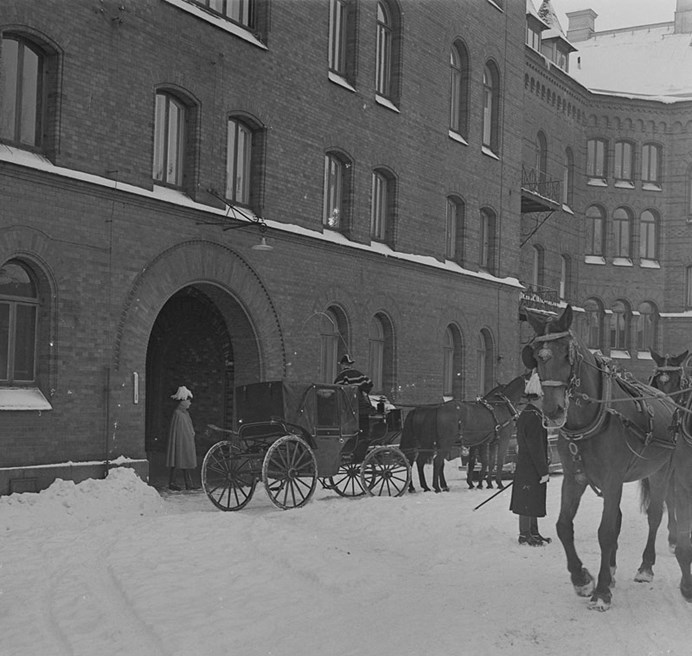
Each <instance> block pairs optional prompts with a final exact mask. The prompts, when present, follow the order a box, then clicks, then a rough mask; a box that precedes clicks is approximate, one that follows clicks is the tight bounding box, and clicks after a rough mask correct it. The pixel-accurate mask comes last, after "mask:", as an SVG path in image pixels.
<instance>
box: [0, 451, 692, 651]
mask: <svg viewBox="0 0 692 656" xmlns="http://www.w3.org/2000/svg"><path fill="white" fill-rule="evenodd" d="M457 465H458V461H453V462H451V463H447V473H448V481H449V482H450V486H451V491H450V492H449V493H443V494H439V495H435V494H434V493H425V494H423V493H420V492H418V493H416V494H412V495H407V496H405V497H402V498H370V497H367V498H358V499H344V498H341V497H338V496H337V495H336V494H335V493H333V492H329V491H327V490H321V489H320V490H318V492H317V493H316V495H315V497H314V498H313V500H312V501H311V502H310V503H309V504H308V505H307V506H306V507H304V508H300V509H296V510H291V511H280V510H277V509H276V508H274V506H272V505H271V503H270V502H269V500H268V498H267V496H266V494H265V493H264V490H263V488H262V487H261V486H260V487H258V489H257V492H256V493H255V498H253V500H252V501H251V502H250V504H249V505H248V507H247V508H246V509H245V510H242V511H240V512H230V513H224V512H221V511H218V510H216V509H215V508H214V507H213V506H212V505H211V503H210V502H209V501H208V500H207V498H206V496H205V495H204V493H202V492H190V493H179V494H176V495H168V494H166V495H164V496H163V497H161V496H160V495H159V494H158V493H157V492H156V491H155V490H154V489H153V488H151V487H149V486H147V485H146V484H144V483H143V482H142V481H140V480H139V479H138V478H136V477H135V475H134V474H133V473H132V472H131V471H130V470H128V469H126V468H121V469H116V470H113V471H112V472H111V473H110V475H109V476H108V478H107V479H105V480H99V481H95V480H94V481H86V482H84V483H81V484H79V485H74V484H73V483H68V482H64V481H58V482H56V483H55V484H54V485H53V486H51V488H49V489H48V490H45V491H44V492H41V493H39V494H15V495H12V496H9V497H3V498H0V532H1V533H2V540H1V541H0V654H1V655H2V656H15V655H16V656H37V655H39V654H40V655H41V656H63V655H65V656H67V655H69V656H110V655H116V654H117V655H120V656H173V655H176V656H207V655H209V656H212V655H214V656H216V655H221V654H223V655H233V656H236V655H237V656H241V655H242V656H260V655H262V656H270V655H271V656H318V655H319V656H323V655H328V656H349V655H354V656H355V655H358V656H400V655H404V654H405V655H406V656H423V655H425V656H447V655H449V654H454V655H467V654H468V655H474V656H485V655H486V654H488V655H492V656H501V655H503V654H522V655H523V654H531V655H535V656H537V655H541V654H545V655H550V656H553V655H556V654H580V655H583V654H585V655H589V654H594V655H595V654H598V655H599V656H601V655H607V656H616V655H620V654H622V655H623V656H625V655H626V656H644V655H663V654H670V655H674V656H689V655H690V654H692V605H689V604H687V603H685V602H684V601H683V599H682V597H681V596H680V593H679V591H678V584H679V579H680V575H679V570H678V566H677V563H676V561H675V559H674V556H672V555H671V554H670V553H668V550H667V547H666V537H665V532H664V531H663V530H662V531H661V532H660V533H659V540H658V551H659V561H658V563H657V565H656V567H655V571H656V578H655V580H654V582H653V583H651V584H641V583H634V582H633V580H632V577H633V575H634V573H635V571H636V569H637V567H638V565H639V562H640V555H641V551H642V549H643V547H644V541H645V537H646V519H645V517H644V516H643V515H641V514H640V512H639V507H638V487H637V484H629V485H627V486H625V494H624V499H623V513H624V522H623V529H622V534H621V539H620V552H619V559H618V562H619V569H618V576H617V585H616V588H615V591H614V598H613V606H612V608H611V610H610V611H608V612H607V613H598V612H594V611H589V610H587V608H586V600H584V599H581V598H579V597H577V596H576V595H575V594H574V592H573V590H572V586H571V584H570V582H569V578H568V574H567V571H566V568H565V559H564V556H563V552H562V547H561V545H560V544H559V543H558V542H557V540H555V541H554V542H553V543H552V544H550V545H548V546H546V547H544V548H540V549H537V548H531V547H527V546H520V545H518V544H517V541H516V538H517V521H516V517H515V516H514V515H512V514H511V513H510V512H509V511H508V509H507V508H508V504H509V492H505V493H503V494H501V495H500V496H499V497H497V498H496V499H494V500H492V501H491V502H490V503H488V504H486V505H485V506H483V507H482V508H480V509H479V510H477V511H474V510H473V508H474V506H476V505H477V504H479V503H480V502H481V501H483V500H484V499H485V498H487V497H488V496H490V494H492V493H493V491H492V490H482V491H479V490H468V489H467V487H466V484H465V482H464V481H463V473H462V472H460V471H459V470H458V467H457ZM560 481H561V476H559V475H558V476H555V477H553V479H551V482H550V485H549V498H548V508H549V517H548V518H546V519H544V520H542V522H541V524H540V528H541V532H542V533H543V534H544V535H549V536H552V537H553V538H554V537H555V531H554V523H555V519H556V517H557V509H558V504H559V497H560ZM599 513H600V500H599V499H597V498H596V497H595V495H594V494H593V493H592V492H590V491H587V493H586V495H585V497H584V500H583V502H582V507H581V509H580V512H579V515H578V518H577V520H578V521H577V524H576V532H577V546H578V549H579V551H580V553H581V555H582V558H583V559H584V561H585V564H586V565H587V567H589V568H590V569H591V571H592V572H595V571H596V570H597V568H598V544H597V538H596V530H597V525H598V517H599Z"/></svg>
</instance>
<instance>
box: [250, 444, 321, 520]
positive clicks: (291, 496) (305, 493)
mask: <svg viewBox="0 0 692 656" xmlns="http://www.w3.org/2000/svg"><path fill="white" fill-rule="evenodd" d="M262 480H263V481H264V487H265V489H266V490H267V494H268V495H269V500H270V501H271V502H272V503H273V504H274V505H275V506H276V507H277V508H281V509H282V510H288V509H290V508H300V507H301V506H304V505H305V504H306V503H307V502H308V501H310V498H311V497H312V495H313V494H314V492H315V488H316V487H317V460H316V459H315V454H314V453H313V452H312V449H311V448H310V446H309V445H308V443H307V442H306V441H305V440H303V439H302V438H300V437H298V436H297V435H284V436H283V437H280V438H279V439H278V440H276V442H274V444H272V445H271V446H270V447H269V449H268V450H267V454H266V455H265V456H264V463H263V464H262Z"/></svg>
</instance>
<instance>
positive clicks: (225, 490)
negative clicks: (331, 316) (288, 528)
mask: <svg viewBox="0 0 692 656" xmlns="http://www.w3.org/2000/svg"><path fill="white" fill-rule="evenodd" d="M235 425H236V427H237V430H233V431H231V430H224V432H225V433H227V434H228V439H224V440H221V441H220V442H217V443H216V444H214V445H213V446H212V447H211V448H210V449H209V451H208V452H207V454H206V456H205V457H204V461H203V463H202V486H203V488H204V491H205V492H206V494H207V496H208V497H209V499H210V500H211V502H212V503H213V504H214V505H215V506H216V507H217V508H219V509H221V510H240V509H241V508H244V507H245V506H246V505H247V504H248V502H249V501H250V499H251V498H252V495H253V494H254V492H255V488H256V486H257V483H258V481H260V480H261V481H262V483H263V484H264V487H265V490H266V492H267V495H268V496H269V499H270V500H271V502H272V503H273V504H274V505H275V506H277V507H278V508H281V509H290V508H299V507H300V506H303V505H305V504H306V503H307V502H308V501H309V500H310V498H311V497H312V495H313V494H314V492H315V489H316V487H317V483H318V479H320V480H321V483H322V485H323V486H324V487H325V488H328V489H333V490H334V491H335V492H336V493H337V494H339V495H341V496H346V497H352V496H359V495H363V494H369V495H373V496H401V495H402V494H404V492H405V491H406V490H407V488H408V485H409V482H410V480H411V468H410V466H409V464H408V460H407V459H406V457H405V456H404V454H403V453H402V452H401V450H400V449H399V448H398V447H397V445H396V444H397V442H398V440H399V438H400V434H401V414H400V411H399V410H398V409H388V408H386V407H385V405H384V404H383V403H380V404H378V407H377V412H374V413H373V415H372V416H371V418H370V431H369V435H367V436H364V435H363V434H361V433H360V432H359V426H358V399H357V390H356V388H355V387H353V386H349V385H327V384H299V383H288V382H286V381H271V382H263V383H253V384H251V385H244V386H241V387H238V388H237V389H236V393H235ZM210 428H212V429H215V430H223V429H220V428H218V427H216V426H210Z"/></svg>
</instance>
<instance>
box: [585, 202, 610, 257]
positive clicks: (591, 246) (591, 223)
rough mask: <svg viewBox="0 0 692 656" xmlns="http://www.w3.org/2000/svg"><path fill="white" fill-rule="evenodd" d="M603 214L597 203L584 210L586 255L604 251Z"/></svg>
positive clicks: (601, 254) (599, 253) (601, 253)
mask: <svg viewBox="0 0 692 656" xmlns="http://www.w3.org/2000/svg"><path fill="white" fill-rule="evenodd" d="M604 225H605V221H604V214H603V210H602V209H601V208H600V207H598V205H591V206H590V207H588V208H587V210H586V244H585V252H586V254H587V255H600V256H603V253H604V250H605V249H604V246H605V244H604Z"/></svg>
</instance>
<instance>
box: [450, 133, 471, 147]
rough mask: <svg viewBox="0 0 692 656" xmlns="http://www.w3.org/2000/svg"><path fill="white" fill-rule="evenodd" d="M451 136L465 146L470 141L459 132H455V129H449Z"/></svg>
mask: <svg viewBox="0 0 692 656" xmlns="http://www.w3.org/2000/svg"><path fill="white" fill-rule="evenodd" d="M449 138H450V139H452V140H453V141H458V142H459V143H460V144H464V146H468V145H469V143H468V141H466V139H464V137H462V136H461V135H460V134H459V133H458V132H454V130H450V131H449Z"/></svg>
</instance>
